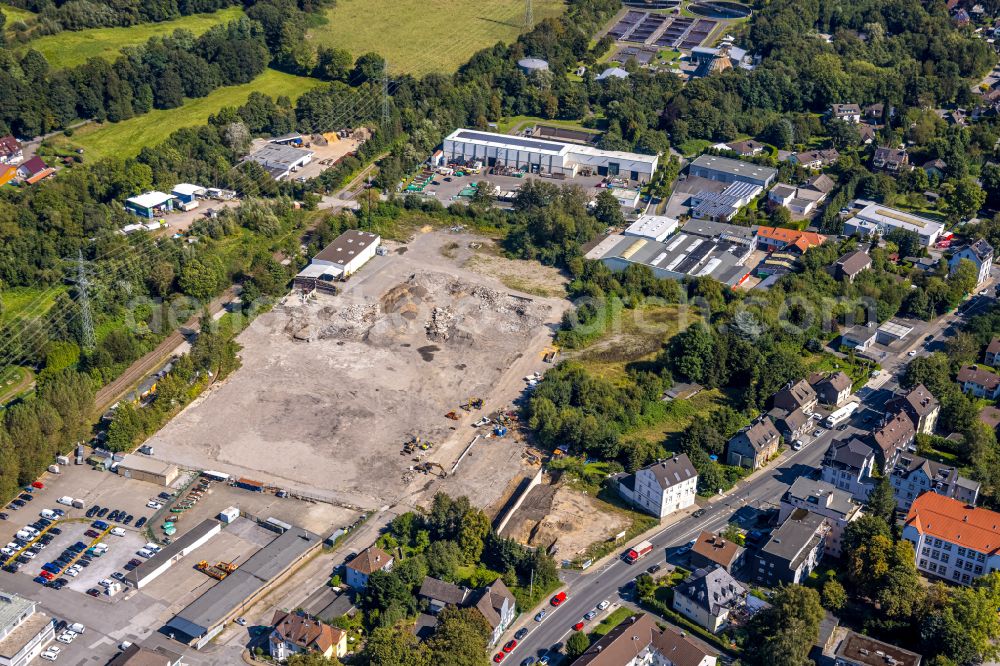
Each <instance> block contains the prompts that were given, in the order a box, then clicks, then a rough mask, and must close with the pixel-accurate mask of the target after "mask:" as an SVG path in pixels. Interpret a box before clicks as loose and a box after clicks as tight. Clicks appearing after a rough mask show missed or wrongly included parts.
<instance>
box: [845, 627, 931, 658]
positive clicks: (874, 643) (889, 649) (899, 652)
mask: <svg viewBox="0 0 1000 666" xmlns="http://www.w3.org/2000/svg"><path fill="white" fill-rule="evenodd" d="M834 659H835V662H834V663H835V666H920V660H921V659H922V657H921V656H920V655H919V654H917V653H916V652H910V651H909V650H904V649H903V648H901V647H897V646H895V645H893V644H892V643H886V642H885V641H880V640H877V639H875V638H872V637H870V636H862V635H861V634H858V633H855V632H853V631H850V630H847V632H846V635H845V636H844V638H843V639H842V640H841V641H840V643H839V644H838V645H837V648H836V653H835V657H834Z"/></svg>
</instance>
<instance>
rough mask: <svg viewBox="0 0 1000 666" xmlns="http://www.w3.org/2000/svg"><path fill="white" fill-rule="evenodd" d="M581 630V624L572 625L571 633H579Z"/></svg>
mask: <svg viewBox="0 0 1000 666" xmlns="http://www.w3.org/2000/svg"><path fill="white" fill-rule="evenodd" d="M581 629H583V622H577V623H576V624H574V625H573V631H580V630H581Z"/></svg>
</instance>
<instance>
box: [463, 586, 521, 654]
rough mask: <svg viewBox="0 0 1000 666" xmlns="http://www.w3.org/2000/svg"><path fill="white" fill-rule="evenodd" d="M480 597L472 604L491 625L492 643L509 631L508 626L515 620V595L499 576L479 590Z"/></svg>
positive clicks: (494, 643)
mask: <svg viewBox="0 0 1000 666" xmlns="http://www.w3.org/2000/svg"><path fill="white" fill-rule="evenodd" d="M477 594H478V599H477V600H476V601H475V603H473V604H471V607H472V608H475V609H476V610H477V611H479V613H480V615H482V616H483V617H484V618H485V619H486V623H487V624H489V625H490V630H491V634H490V642H489V643H490V645H496V642H497V641H498V640H500V637H501V636H503V632H505V631H507V627H509V626H510V623H511V622H513V621H514V618H515V617H516V616H517V611H516V609H515V604H514V595H513V594H511V591H510V590H508V589H507V586H506V585H504V583H503V580H502V579H500V578H497V579H496V580H495V581H493V582H492V583H491V584H489V585H487V586H486V587H484V588H483V589H482V590H479V591H477Z"/></svg>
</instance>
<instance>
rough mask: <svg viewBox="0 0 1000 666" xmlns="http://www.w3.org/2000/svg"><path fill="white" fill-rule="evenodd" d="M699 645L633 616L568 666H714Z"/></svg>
mask: <svg viewBox="0 0 1000 666" xmlns="http://www.w3.org/2000/svg"><path fill="white" fill-rule="evenodd" d="M702 645H704V643H702V642H695V641H694V640H692V639H691V638H690V637H689V636H688V635H687V632H684V631H681V630H680V629H677V628H675V627H673V626H671V625H667V626H666V627H664V628H663V629H661V628H660V627H659V626H658V625H657V623H656V620H655V619H654V618H653V617H652V616H650V615H645V614H637V615H633V616H632V617H629V618H626V619H625V621H624V622H622V623H621V624H619V625H618V626H617V627H615V628H614V629H612V630H611V631H609V632H608V633H607V634H605V635H604V636H602V637H601V638H600V639H599V640H597V641H596V642H594V643H593V644H592V645H591V646H590V647H589V648H587V651H586V652H584V653H583V654H582V655H580V656H579V657H577V659H576V661H574V662H573V664H572V666H654V665H655V666H716V660H717V657H716V655H715V654H713V653H711V652H707V651H706V650H705V648H703V647H702ZM907 666H909V665H907Z"/></svg>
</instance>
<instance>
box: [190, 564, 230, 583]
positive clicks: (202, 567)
mask: <svg viewBox="0 0 1000 666" xmlns="http://www.w3.org/2000/svg"><path fill="white" fill-rule="evenodd" d="M195 569H197V570H198V571H200V572H202V573H203V574H205V575H206V576H209V577H211V578H214V579H215V580H222V579H223V578H225V577H226V576H228V575H229V574H231V573H232V572H233V571H235V570H236V565H234V564H232V563H230V562H219V563H218V564H209V563H208V561H207V560H202V561H201V562H199V563H198V564H196V565H195Z"/></svg>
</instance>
